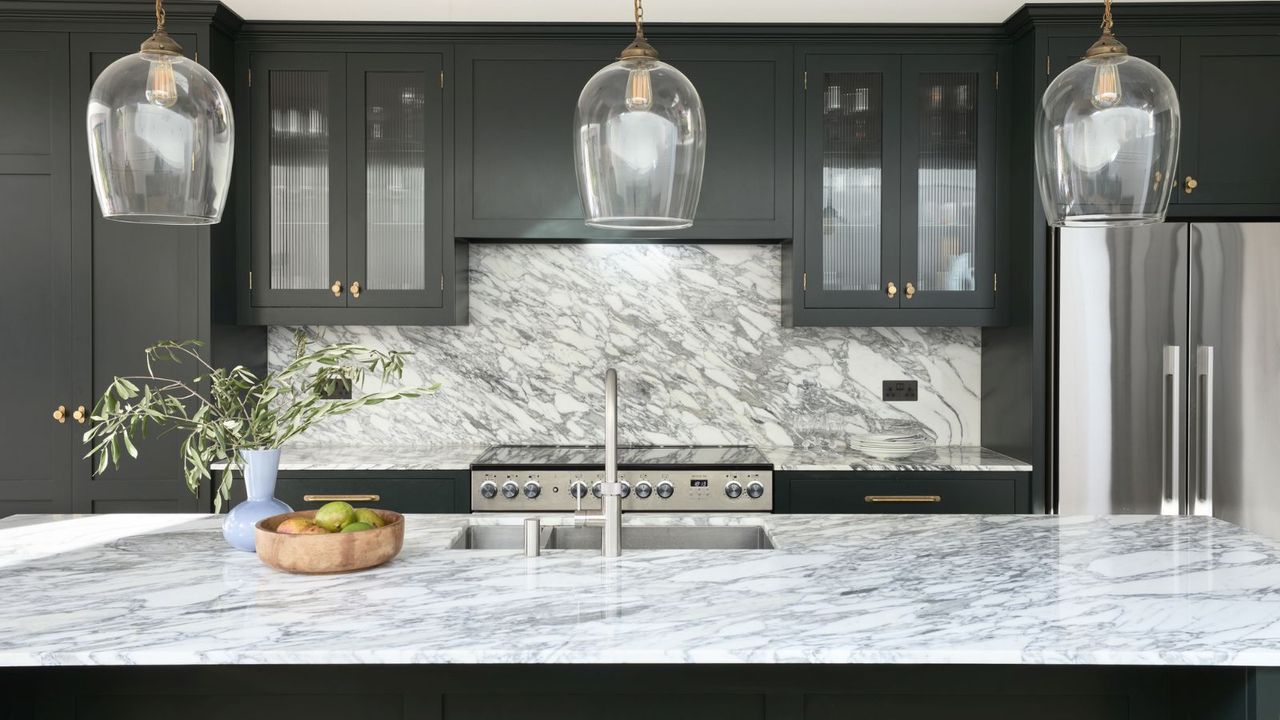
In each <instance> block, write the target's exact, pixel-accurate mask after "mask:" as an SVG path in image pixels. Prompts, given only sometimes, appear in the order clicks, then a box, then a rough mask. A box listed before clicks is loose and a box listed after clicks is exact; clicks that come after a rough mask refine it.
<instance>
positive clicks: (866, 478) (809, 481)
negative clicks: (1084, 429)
mask: <svg viewBox="0 0 1280 720" xmlns="http://www.w3.org/2000/svg"><path fill="white" fill-rule="evenodd" d="M777 480H778V484H779V489H778V491H777V496H776V499H777V502H776V503H775V506H777V505H781V508H777V507H775V510H774V512H791V513H979V514H1008V513H1026V512H1030V511H1031V493H1030V489H1031V478H1030V476H1029V475H1028V474H1027V473H1019V472H994V473H977V472H960V473H950V472H912V473H890V472H885V473H880V472H876V473H869V472H815V473H809V472H791V473H778V476H777Z"/></svg>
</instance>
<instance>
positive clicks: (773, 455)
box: [217, 445, 1031, 472]
mask: <svg viewBox="0 0 1280 720" xmlns="http://www.w3.org/2000/svg"><path fill="white" fill-rule="evenodd" d="M489 447H490V446H489V445H323V446H314V447H312V446H304V445H295V446H289V447H286V448H285V449H284V451H283V452H282V453H281V455H280V469H281V470H286V471H290V470H292V471H296V470H467V469H470V467H471V462H472V461H473V460H475V459H476V458H477V457H479V456H480V455H481V453H483V452H484V451H485V450H487V449H488V448H489ZM760 451H761V452H763V453H764V454H765V456H766V457H767V458H769V461H770V462H772V463H773V466H774V469H776V470H800V471H810V470H812V471H817V470H828V471H831V470H835V471H843V470H881V471H910V470H925V471H958V472H989V471H1016V472H1031V466H1030V465H1029V464H1027V463H1024V462H1022V461H1020V460H1014V459H1013V458H1010V457H1007V456H1005V455H1001V454H1000V453H997V452H995V451H993V450H987V449H986V448H980V447H938V448H932V449H929V450H925V451H923V452H920V453H916V454H915V455H910V456H907V457H904V458H898V459H894V460H882V459H877V458H874V457H871V456H869V455H863V454H861V453H858V452H855V451H853V450H826V449H817V448H814V449H810V448H796V447H762V448H760ZM220 467H221V466H217V468H220Z"/></svg>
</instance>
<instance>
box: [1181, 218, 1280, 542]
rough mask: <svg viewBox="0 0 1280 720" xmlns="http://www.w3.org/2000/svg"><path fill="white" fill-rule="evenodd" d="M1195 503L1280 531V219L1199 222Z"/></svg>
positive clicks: (1193, 373)
mask: <svg viewBox="0 0 1280 720" xmlns="http://www.w3.org/2000/svg"><path fill="white" fill-rule="evenodd" d="M1190 309H1191V326H1190V338H1191V342H1192V348H1193V352H1192V353H1191V362H1192V366H1191V368H1190V373H1189V377H1190V379H1191V382H1190V388H1189V393H1188V405H1189V407H1188V411H1189V415H1190V427H1191V435H1190V443H1189V445H1190V449H1191V452H1190V457H1189V465H1190V473H1189V476H1188V488H1189V491H1190V496H1191V500H1192V507H1191V510H1192V511H1193V512H1195V513H1197V514H1201V515H1215V516H1217V517H1220V518H1222V519H1224V520H1228V521H1230V522H1233V523H1236V524H1238V525H1243V526H1244V527H1246V528H1249V529H1250V530H1253V531H1255V532H1259V533H1262V534H1264V535H1270V536H1272V537H1275V538H1280V224H1272V223H1241V224H1230V223H1219V224H1196V225H1193V226H1192V228H1191V308H1190Z"/></svg>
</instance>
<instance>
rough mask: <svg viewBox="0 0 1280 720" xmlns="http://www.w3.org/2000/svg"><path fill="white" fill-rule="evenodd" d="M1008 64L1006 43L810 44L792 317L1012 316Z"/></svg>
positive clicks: (798, 321) (929, 321)
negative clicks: (1006, 177) (1004, 280)
mask: <svg viewBox="0 0 1280 720" xmlns="http://www.w3.org/2000/svg"><path fill="white" fill-rule="evenodd" d="M999 64H1000V55H999V53H998V52H994V51H993V52H990V53H956V54H917V53H911V54H883V55H881V54H875V55H856V54H844V53H839V54H825V53H814V54H808V55H806V56H805V59H804V78H805V89H804V92H803V93H802V94H801V99H800V101H799V102H800V105H801V108H802V109H801V112H799V113H798V117H799V118H801V119H802V120H801V127H802V130H801V132H802V135H803V137H802V144H801V143H797V145H799V146H801V147H802V148H803V150H802V152H803V160H802V163H801V164H802V166H803V175H802V177H803V186H802V189H801V191H800V192H798V193H797V195H798V197H799V201H800V204H801V206H802V207H803V212H802V216H801V217H800V218H799V222H797V224H796V232H795V235H796V237H795V240H794V241H793V242H792V243H790V244H788V245H787V246H785V247H784V251H785V256H786V259H787V262H788V265H789V266H790V270H791V272H790V275H791V276H790V277H786V275H787V274H788V269H787V268H784V279H785V280H787V281H789V284H788V287H790V288H791V291H790V293H789V294H790V297H789V298H784V321H785V322H787V323H788V324H793V325H955V324H995V323H997V322H998V321H999V313H998V310H997V304H996V292H997V288H998V269H999V268H998V261H999V247H1000V245H999V242H998V241H999V238H1000V236H1001V234H1002V226H1001V224H1000V222H999V219H998V217H997V210H998V207H999V205H998V194H999V187H1000V185H999V183H1000V182H1001V173H1000V172H999V171H998V167H997V166H998V162H999V161H1000V159H1001V154H1000V153H999V144H1000V143H999V141H998V136H997V128H998V125H999V123H998V117H999V115H1000V114H1001V106H1000V104H999V102H998V97H997V83H998V74H997V73H998V70H999ZM797 275H798V277H797ZM797 280H798V282H797ZM785 291H786V290H785V289H784V292H785Z"/></svg>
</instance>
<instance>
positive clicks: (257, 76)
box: [249, 53, 347, 307]
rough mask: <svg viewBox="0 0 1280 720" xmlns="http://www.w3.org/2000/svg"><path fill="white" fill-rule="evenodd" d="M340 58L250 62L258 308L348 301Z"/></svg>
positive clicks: (278, 56) (298, 56) (283, 56)
mask: <svg viewBox="0 0 1280 720" xmlns="http://www.w3.org/2000/svg"><path fill="white" fill-rule="evenodd" d="M345 59H346V58H345V56H344V55H342V54H325V53H254V54H253V55H252V56H251V59H250V66H251V72H252V78H253V81H252V82H253V86H252V88H251V90H252V93H251V108H250V117H252V119H253V120H252V127H251V128H249V133H250V136H251V140H250V142H251V144H252V148H253V151H252V158H253V160H252V168H251V173H252V176H253V180H252V182H253V202H252V208H251V212H252V221H251V223H252V230H251V232H252V236H253V243H252V244H253V260H252V263H253V275H254V278H255V281H254V283H253V288H252V290H251V296H252V302H253V304H254V305H256V306H259V307H272V306H286V307H341V306H344V305H346V304H347V292H346V289H347V279H346V275H347V272H346V261H347V257H346V227H347V225H346V207H345V199H346V147H345V143H346V113H345V112H344V109H343V108H344V101H345V99H346V98H345V95H344V92H345ZM335 283H337V284H338V285H337V286H336V287H335V285H334V284H335Z"/></svg>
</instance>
